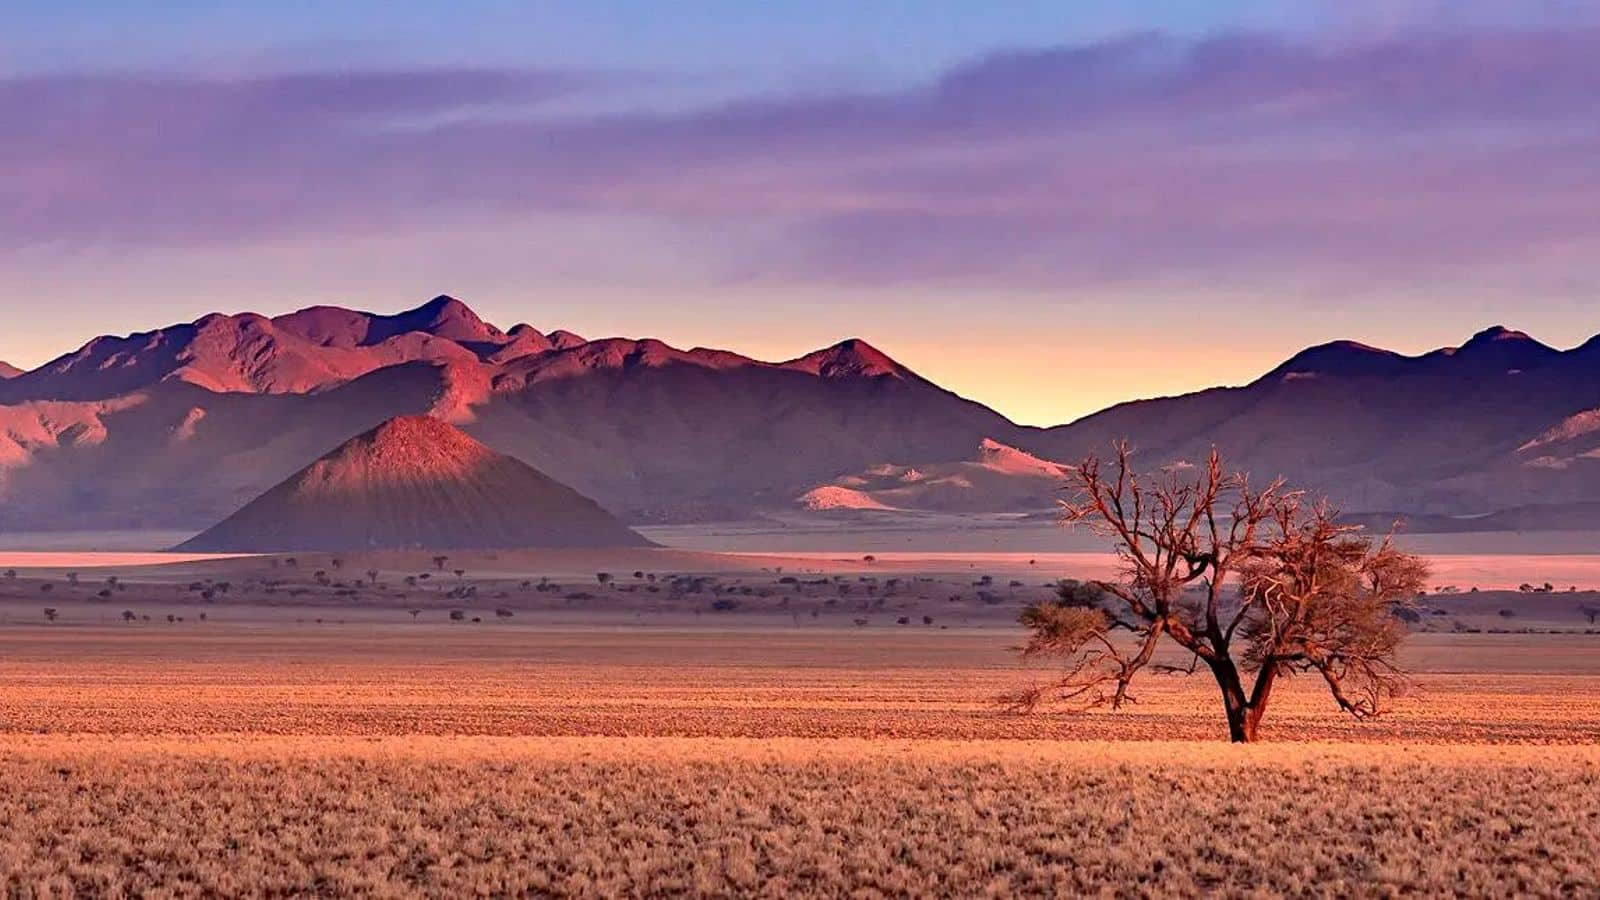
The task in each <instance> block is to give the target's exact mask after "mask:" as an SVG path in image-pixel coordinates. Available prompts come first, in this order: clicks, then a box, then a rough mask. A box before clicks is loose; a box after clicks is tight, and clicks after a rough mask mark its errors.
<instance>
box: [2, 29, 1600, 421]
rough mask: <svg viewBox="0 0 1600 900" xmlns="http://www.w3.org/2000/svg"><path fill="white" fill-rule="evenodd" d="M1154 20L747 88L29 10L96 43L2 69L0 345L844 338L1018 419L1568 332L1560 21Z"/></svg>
mask: <svg viewBox="0 0 1600 900" xmlns="http://www.w3.org/2000/svg"><path fill="white" fill-rule="evenodd" d="M1158 6H1160V4H1158ZM1167 6H1170V7H1171V9H1169V10H1168V17H1169V19H1170V21H1152V22H1120V21H1110V22H1100V23H1099V24H1098V25H1097V27H1090V26H1089V25H1083V24H1082V23H1080V25H1082V27H1078V28H1076V29H1074V28H1068V27H1062V28H1057V29H1055V30H1054V31H1053V32H1046V33H1042V34H1041V35H1040V37H1039V38H1038V39H1035V40H1031V41H1027V40H1023V39H1021V38H1020V37H1019V38H1017V39H1015V40H1010V41H1009V43H1005V42H1006V41H1007V37H1006V36H1005V35H1003V34H1001V35H995V36H991V37H989V38H988V39H989V40H993V41H998V42H1002V43H1001V44H1000V45H998V46H983V45H977V46H971V47H965V46H962V45H961V44H960V43H959V42H955V43H949V44H948V45H946V44H940V43H937V42H936V41H934V40H933V38H932V37H927V38H926V43H927V44H928V45H929V47H931V48H934V49H929V50H927V51H926V52H925V53H924V54H923V55H921V56H918V55H917V54H915V53H909V54H906V53H902V54H898V55H897V54H896V53H892V52H881V53H873V52H869V51H867V50H851V51H849V52H848V53H846V54H845V56H844V57H842V58H832V59H830V58H827V57H826V56H825V55H824V56H819V57H818V60H819V62H818V63H817V65H816V70H815V71H814V72H813V71H810V70H808V69H807V68H806V66H805V64H804V63H803V62H794V63H791V64H790V65H789V67H788V68H787V69H783V70H781V71H779V72H778V73H777V74H774V72H773V71H771V70H766V69H761V68H760V67H759V66H758V65H757V64H756V63H753V62H748V63H744V64H745V65H747V66H749V67H750V69H751V70H752V71H757V70H759V71H760V77H759V78H755V77H752V78H751V79H749V82H748V84H747V85H746V84H745V83H743V82H741V80H740V79H739V78H738V77H737V67H738V66H739V65H740V60H739V58H737V57H730V59H728V60H725V61H723V62H725V63H726V66H725V67H724V69H723V70H722V71H720V72H719V74H716V75H715V76H713V75H709V74H707V72H706V70H703V69H696V68H695V67H694V66H691V65H688V64H687V63H685V62H683V61H681V60H677V61H674V60H667V61H660V60H656V59H652V58H651V57H650V56H649V54H648V53H645V52H643V51H641V53H640V54H639V57H638V59H639V60H641V62H639V63H638V64H635V65H627V64H623V63H621V62H619V61H617V60H613V59H609V58H606V57H605V55H604V54H599V53H596V54H593V55H591V58H590V59H589V60H588V64H585V60H584V58H583V57H582V54H574V53H571V52H568V53H560V52H554V51H552V52H549V53H544V54H532V51H531V50H530V55H529V56H528V57H527V58H521V59H518V58H514V57H515V56H516V54H513V53H510V52H485V53H484V54H483V60H480V61H476V62H473V61H463V60H461V59H441V58H437V57H436V56H429V54H425V53H422V52H420V51H415V48H411V49H410V50H408V49H407V48H408V46H409V45H402V46H400V47H398V48H396V47H390V46H386V47H385V48H384V50H383V52H371V53H361V52H351V53H349V54H328V53H315V52H311V51H310V50H307V49H305V46H301V47H300V49H297V50H294V51H293V52H288V51H285V53H284V54H283V55H281V56H275V55H271V54H268V55H266V56H262V55H260V54H257V55H255V56H253V57H251V58H250V59H249V60H246V61H239V60H233V61H228V60H227V59H224V60H223V61H222V62H218V61H216V60H210V61H201V62H196V61H195V60H194V59H192V58H181V57H179V56H177V55H176V52H175V51H172V52H169V53H168V56H167V57H166V58H164V57H163V55H162V54H163V53H164V52H167V51H163V50H162V47H161V45H160V42H158V41H155V40H152V41H151V42H150V45H149V47H146V48H143V49H147V50H148V51H149V52H148V53H145V54H142V55H141V54H133V55H130V56H129V58H128V59H126V60H119V59H116V58H112V59H109V60H106V59H101V58H100V56H101V55H103V54H96V53H95V52H93V50H92V48H93V46H94V44H93V41H91V40H88V39H87V38H84V37H83V36H82V35H81V34H78V33H77V32H70V31H69V30H63V29H60V28H59V27H58V28H57V31H55V32H52V31H51V30H50V28H49V27H48V26H49V25H50V23H49V22H45V21H43V20H41V23H42V24H41V25H40V29H41V33H42V34H43V35H45V37H41V38H39V39H38V41H37V42H36V43H34V44H30V45H28V46H27V47H25V48H24V49H28V50H39V49H40V48H41V47H42V46H47V45H49V44H50V42H51V41H52V40H53V41H55V42H57V43H59V44H60V45H61V46H62V47H76V48H78V51H79V54H78V55H81V56H85V57H93V58H88V59H76V58H72V57H73V54H66V58H69V62H70V64H68V65H66V66H61V65H54V66H52V65H45V64H43V63H40V62H38V61H37V59H42V58H43V57H42V56H41V55H39V54H30V53H21V52H19V51H18V50H17V49H16V45H13V46H12V47H11V48H10V49H11V52H10V53H9V54H6V55H0V60H11V61H12V63H11V64H10V65H9V66H6V67H3V68H0V121H5V122H7V123H9V126H8V128H7V131H6V133H5V134H4V135H3V136H0V304H4V305H5V307H6V308H7V311H8V312H11V313H12V315H11V316H10V318H9V321H8V322H7V326H6V328H4V329H0V358H3V359H9V360H11V361H12V362H15V363H18V364H23V365H34V364H38V363H40V362H43V361H44V360H45V359H47V358H48V357H50V356H53V355H55V354H57V353H59V352H62V351H64V350H66V349H69V348H70V347H71V346H75V345H76V344H78V343H80V342H81V341H82V340H83V339H86V338H87V337H89V336H91V335H92V334H95V333H99V332H102V331H110V332H125V331H128V330H132V329H136V328H144V327H152V326H156V325H161V324H166V323H167V322H169V321H175V320H180V319H181V320H187V319H192V318H195V317H196V316H198V315H200V314H202V313H205V312H208V311H211V310H214V309H220V310H224V311H237V310H241V309H247V308H250V309H257V310H259V311H262V312H279V311H283V310H286V309H289V308H293V307H297V306H302V305H307V304H310V303H316V302H336V303H344V304H348V305H354V306H360V307H366V308H373V309H377V310H381V311H390V310H394V309H398V308H401V307H404V306H410V305H414V304H416V303H418V302H421V301H422V300H424V299H426V298H427V297H429V296H432V295H433V294H436V293H440V292H450V293H453V294H456V295H457V296H460V297H462V298H463V299H465V300H467V301H468V302H469V303H471V304H472V305H473V306H474V307H476V308H478V309H479V311H480V312H482V313H484V314H485V315H486V316H487V317H489V318H492V319H494V320H496V321H498V322H499V323H500V324H503V325H510V324H512V323H514V322H516V321H524V320H525V321H530V322H532V323H533V324H535V325H537V326H539V327H541V328H546V329H550V328H556V327H565V328H570V329H573V330H576V331H579V332H580V333H584V334H587V335H589V336H602V335H608V334H628V335H634V336H643V335H646V334H649V335H653V336H659V337H662V338H664V339H666V340H668V341H670V342H673V343H678V344H683V345H695V344H701V345H713V346H726V347H728V348H730V349H735V350H739V351H742V352H746V353H750V354H753V355H758V356H770V357H788V356H793V355H797V354H798V353H800V352H803V351H804V350H806V349H810V348H812V347H814V346H818V345H821V344H825V343H831V342H832V341H833V340H835V339H838V338H841V337H845V336H848V335H859V336H862V337H866V338H868V339H869V340H871V341H872V342H873V343H875V344H878V345H879V346H881V347H882V348H883V349H885V350H886V351H888V352H889V353H891V354H892V355H894V356H896V357H897V358H899V359H901V360H902V361H903V362H905V363H907V364H908V365H910V366H912V367H913V368H915V369H918V370H919V371H922V372H923V373H924V374H926V375H928V376H929V377H932V378H934V379H935V380H938V381H940V382H941V383H944V384H945V385H946V386H948V387H951V388H952V389H955V390H957V391H958V392H961V393H963V394H966V395H968V396H971V397H974V398H975V399H979V400H982V401H984V402H987V403H989V404H991V405H993V406H995V407H996V408H998V409H1000V410H1001V411H1002V412H1006V413H1008V414H1010V415H1012V416H1013V417H1014V418H1017V419H1018V420H1021V421H1028V422H1040V423H1050V422H1057V421H1063V420H1067V419H1070V418H1073V417H1074V416H1076V415H1080V414H1083V413H1085V412H1089V411H1091V410H1093V409H1096V408H1099V407H1101V406H1104V405H1106V404H1108V403H1111V402H1115V401H1117V400H1122V399H1129V398H1133V397H1138V396H1148V395H1152V394H1163V393H1174V392H1178V391H1182V390H1188V389H1193V388H1197V387H1202V386H1207V385H1211V384H1216V383H1237V382H1240V381H1243V380H1248V379H1249V378H1251V377H1254V376H1255V375H1257V374H1260V373H1261V372H1263V371H1265V370H1266V369H1268V368H1271V366H1272V365H1273V364H1275V363H1276V362H1278V361H1280V360H1281V359H1282V358H1284V357H1287V356H1288V355H1290V354H1292V353H1293V352H1294V351H1295V350H1296V349H1298V348H1299V347H1300V346H1302V345H1304V344H1308V343H1314V342H1320V341H1322V340H1327V339H1332V338H1337V337H1350V338H1356V339H1360V340H1364V341H1366V342H1369V343H1374V344H1381V345H1386V346H1391V347H1394V348H1396V349H1400V350H1405V351H1420V350H1423V349H1428V348H1430V347H1433V346H1437V345H1441V344H1450V343H1458V342H1460V341H1461V340H1463V339H1465V337H1466V336H1467V335H1468V334H1470V333H1471V332H1473V331H1475V330H1477V329H1478V328H1480V327H1482V326H1484V325H1488V324H1493V323H1495V322H1504V323H1505V324H1508V325H1512V326H1514V327H1520V328H1522V329H1524V330H1528V331H1531V332H1533V333H1535V335H1536V336H1539V337H1542V338H1544V339H1545V340H1547V341H1549V342H1551V343H1554V344H1558V345H1567V344H1575V343H1577V342H1579V341H1581V340H1582V339H1583V338H1585V337H1587V336H1589V335H1590V334H1592V333H1594V332H1596V331H1600V315H1597V314H1595V313H1593V312H1591V311H1590V310H1591V309H1592V308H1593V304H1592V303H1590V302H1588V301H1589V300H1590V298H1591V297H1593V296H1594V295H1595V288H1596V281H1597V274H1600V272H1597V268H1596V263H1595V262H1594V261H1595V260H1596V259H1600V30H1597V29H1596V28H1595V27H1593V25H1592V24H1591V23H1589V22H1587V21H1584V18H1583V17H1581V16H1575V15H1573V14H1570V11H1569V10H1568V9H1567V7H1565V6H1564V5H1562V4H1550V5H1549V6H1548V7H1540V8H1541V9H1545V10H1546V12H1547V14H1541V15H1536V16H1532V17H1528V16H1524V17H1522V18H1520V19H1519V20H1516V21H1495V20H1492V19H1490V20H1485V21H1466V22H1463V21H1459V20H1457V19H1454V18H1448V17H1441V16H1439V15H1437V14H1435V13H1434V12H1433V11H1432V9H1433V7H1432V5H1428V4H1423V5H1421V6H1420V7H1418V10H1420V11H1418V10H1413V13H1414V14H1413V15H1409V16H1400V17H1397V19H1396V20H1394V21H1390V20H1388V19H1382V18H1380V19H1377V20H1375V21H1374V20H1372V19H1370V17H1369V19H1368V20H1364V21H1362V22H1360V23H1357V24H1359V25H1360V26H1361V27H1355V25H1354V24H1352V23H1351V22H1349V21H1344V20H1334V19H1328V18H1326V17H1324V18H1318V17H1316V16H1308V17H1306V18H1305V19H1304V20H1303V21H1298V22H1292V23H1289V24H1282V23H1277V22H1267V23H1266V24H1265V25H1262V24H1261V23H1259V22H1254V21H1244V22H1241V23H1230V22H1212V21H1204V20H1198V19H1194V18H1193V16H1194V15H1195V13H1194V11H1193V10H1192V9H1189V8H1188V7H1187V6H1185V5H1183V4H1167ZM1531 8H1535V6H1530V9H1531ZM40 9H43V7H41V8H40ZM1186 10H1187V14H1188V15H1190V18H1184V17H1183V16H1184V14H1185V11H1186ZM33 12H34V13H35V14H36V15H39V16H44V15H45V14H44V13H43V12H41V11H40V10H33ZM107 15H111V13H110V12H108V13H107ZM58 24H59V23H58ZM892 24H893V23H886V24H885V27H887V26H888V25H892ZM1134 26H1146V27H1134ZM1269 26H1270V27H1269ZM1051 33H1054V34H1060V35H1062V37H1061V38H1060V39H1058V40H1047V39H1046V38H1048V36H1049V34H1051ZM75 34H76V35H77V38H76V39H75V40H76V41H77V42H76V43H74V39H73V38H72V35H75ZM297 37H299V38H303V37H304V36H303V35H297ZM6 47H7V44H6V43H5V42H3V41H0V50H3V49H5V48H6ZM85 48H90V49H85ZM780 49H783V50H784V52H792V53H794V55H795V56H797V57H802V56H803V54H801V53H800V52H799V51H798V50H796V49H794V48H789V47H788V46H787V45H781V47H780ZM226 50H227V48H226V47H224V48H223V50H222V51H220V52H222V54H223V56H224V57H226ZM775 52H776V51H775ZM851 54H854V55H851ZM141 56H142V57H149V58H141ZM408 56H409V57H410V58H411V59H410V60H408V59H407V57H408ZM857 56H859V57H861V59H862V60H864V61H871V62H874V63H875V64H876V66H875V68H874V67H870V66H863V68H864V69H871V70H872V74H870V75H865V76H848V75H839V74H838V72H839V71H840V67H841V66H844V65H846V64H848V63H849V62H851V61H852V60H853V59H855V58H856V57H857ZM347 57H348V59H349V60H350V61H346V58H347ZM507 57H513V58H507ZM830 72H831V73H832V74H831V75H830ZM808 76H810V77H808Z"/></svg>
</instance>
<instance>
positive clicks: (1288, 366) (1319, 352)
mask: <svg viewBox="0 0 1600 900" xmlns="http://www.w3.org/2000/svg"><path fill="white" fill-rule="evenodd" d="M1405 362H1406V358H1405V357H1404V356H1401V355H1400V354H1398V353H1395V352H1394V351H1392V350H1384V349H1383V348H1381V347H1373V346H1370V345H1368V344H1363V343H1361V342H1359V341H1329V342H1328V343H1326V344H1317V345H1316V346H1314V347H1307V348H1306V349H1304V350H1301V351H1300V352H1299V353H1296V354H1295V355H1294V356H1291V357H1289V359H1288V360H1287V361H1285V362H1284V363H1283V364H1282V365H1280V366H1278V367H1277V368H1276V369H1273V370H1272V371H1271V372H1268V373H1267V374H1266V375H1265V376H1263V378H1262V380H1263V381H1266V380H1278V379H1286V378H1315V377H1317V376H1323V375H1329V376H1348V375H1390V374H1394V373H1395V372H1397V371H1398V370H1399V369H1400V367H1401V366H1402V365H1404V364H1405Z"/></svg>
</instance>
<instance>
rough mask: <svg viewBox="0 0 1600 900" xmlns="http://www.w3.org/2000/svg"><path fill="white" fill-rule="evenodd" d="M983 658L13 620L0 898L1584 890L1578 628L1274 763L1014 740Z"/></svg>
mask: <svg viewBox="0 0 1600 900" xmlns="http://www.w3.org/2000/svg"><path fill="white" fill-rule="evenodd" d="M1014 641H1015V636H1014V635H1008V634H1006V633H1003V632H996V631H994V630H974V631H958V630H952V631H949V632H937V631H934V632H916V633H911V632H899V631H896V632H883V633H878V634H874V633H868V632H864V631H856V630H825V629H816V630H810V631H800V632H796V631H793V630H773V629H743V630H741V629H728V630H718V631H713V630H708V629H701V630H677V631H674V630H664V629H654V630H650V629H646V630H639V629H593V628H591V629H559V630H548V629H535V628H527V627H522V626H507V627H503V628H502V627H483V628H471V627H451V626H437V625H436V626H427V625H424V626H415V627H407V626H366V627H357V626H354V625H352V626H347V627H344V628H336V627H324V628H318V627H315V626H293V625H256V626H248V627H246V626H228V625H226V624H222V623H216V622H213V623H208V626H207V628H206V629H205V630H201V629H199V628H195V629H191V630H183V629H155V628H150V629H134V630H123V629H118V628H97V627H72V628H62V627H46V626H42V625H41V626H30V627H27V628H15V627H13V628H0V783H3V784H4V785H5V789H4V790H3V791H0V873H3V874H0V884H4V885H5V887H6V888H7V889H8V890H7V891H6V892H5V893H6V894H7V895H9V896H22V897H28V896H72V895H77V896H102V895H143V896H215V895H219V894H221V895H235V894H265V895H279V896H282V895H303V894H322V895H372V896H413V895H418V894H421V895H431V896H452V897H453V896H464V895H473V894H479V895H485V894H486V895H519V894H557V895H589V896H597V895H607V896H610V895H616V896H646V895H662V894H692V895H730V894H731V895H767V896H779V895H794V894H819V895H845V894H856V895H860V896H880V895H888V896H903V895H959V896H970V895H982V894H992V895H997V896H1004V895H1014V894H1018V893H1024V894H1049V893H1055V894H1083V893H1093V894H1101V893H1105V894H1110V895H1114V896H1140V895H1197V894H1203V893H1217V892H1222V893H1231V894H1248V893H1252V892H1256V893H1262V894H1268V895H1272V894H1287V895H1296V896H1346V895H1351V894H1357V895H1370V894H1385V893H1408V892H1409V893H1428V894H1439V893H1445V894H1450V893H1456V894H1469V895H1479V894H1490V895H1511V894H1534V895H1567V896H1595V895H1597V893H1600V875H1597V872H1600V867H1597V866H1596V864H1595V850H1594V848H1595V847H1596V846H1600V746H1597V745H1596V744H1595V743H1594V737H1595V735H1596V734H1600V662H1597V661H1596V656H1595V654H1594V649H1593V644H1592V639H1589V638H1586V637H1584V636H1551V635H1544V636H1511V635H1500V636H1491V635H1469V636H1425V638H1424V639H1422V640H1420V641H1419V644H1418V646H1417V647H1415V648H1414V651H1413V656H1412V663H1413V665H1414V666H1415V667H1416V668H1418V669H1419V670H1421V672H1422V674H1420V675H1419V677H1418V682H1419V689H1420V691H1421V693H1420V694H1419V696H1417V697H1413V698H1410V699H1408V700H1406V701H1404V702H1402V703H1401V704H1400V705H1399V706H1398V707H1397V708H1396V709H1395V710H1394V713H1393V715H1392V716H1389V717H1386V718H1384V719H1380V720H1378V721H1377V722H1373V723H1365V724H1359V723H1354V722H1349V721H1346V720H1343V719H1341V718H1339V717H1338V716H1337V715H1336V714H1335V712H1334V711H1333V710H1332V709H1331V707H1330V704H1329V702H1328V701H1327V700H1326V698H1325V697H1324V696H1323V695H1322V694H1321V693H1319V692H1317V691H1316V690H1315V689H1314V687H1315V686H1314V685H1311V684H1302V685H1291V689H1290V690H1289V691H1288V692H1286V693H1285V695H1284V696H1283V698H1282V702H1281V704H1280V705H1278V706H1276V707H1275V708H1274V710H1273V711H1272V713H1271V714H1270V715H1269V717H1268V720H1267V728H1266V731H1267V733H1268V737H1269V739H1270V740H1272V741H1273V743H1270V744H1266V745H1261V746H1256V747H1250V748H1234V747H1229V746H1227V745H1226V744H1221V743H1218V742H1216V741H1215V740H1208V739H1214V738H1215V737H1217V736H1218V735H1219V734H1220V732H1221V725H1220V722H1219V719H1218V716H1217V715H1216V712H1215V705H1216V700H1215V698H1214V697H1213V696H1212V693H1211V689H1210V688H1209V687H1208V686H1207V685H1206V684H1205V683H1204V682H1202V681H1199V680H1195V679H1189V680H1184V679H1159V678H1158V679H1153V680H1152V681H1151V683H1150V686H1149V687H1148V688H1147V690H1146V691H1145V692H1144V693H1143V695H1142V701H1143V702H1141V703H1140V704H1139V705H1138V706H1136V707H1135V708H1134V709H1133V710H1131V711H1129V712H1127V713H1124V714H1118V715H1112V714H1097V715H1089V716H1082V717H1079V716H1072V715H1067V714H1051V715H1044V716H1036V717H1018V716H1010V715H1004V714H1001V713H999V712H997V711H996V710H995V709H994V708H993V706H992V704H991V700H992V698H993V696H994V695H995V694H997V693H998V692H999V691H1001V690H1003V689H1006V688H1010V687H1014V686H1015V685H1016V683H1017V681H1018V679H1023V678H1026V677H1027V676H1028V672H1027V671H1026V670H1023V669H1021V668H1019V667H1018V665H1017V663H1016V661H1015V659H1014V657H1013V656H1012V655H1011V654H1010V653H1009V652H1008V650H1007V648H1008V646H1009V645H1010V644H1011V643H1013V642H1014Z"/></svg>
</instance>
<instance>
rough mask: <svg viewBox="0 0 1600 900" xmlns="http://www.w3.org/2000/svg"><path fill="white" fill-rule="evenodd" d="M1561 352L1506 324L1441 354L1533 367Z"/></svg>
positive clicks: (1507, 366)
mask: <svg viewBox="0 0 1600 900" xmlns="http://www.w3.org/2000/svg"><path fill="white" fill-rule="evenodd" d="M1430 355H1432V354H1430ZM1560 355H1561V351H1560V350H1557V349H1555V348H1554V347H1550V346H1547V345H1545V344H1542V343H1540V342H1539V341H1536V340H1534V339H1533V338H1531V337H1529V336H1528V335H1527V334H1525V333H1523V332H1521V331H1513V330H1512V329H1510V328H1507V327H1505V326H1504V325H1495V326H1494V327H1492V328H1485V329H1484V330H1482V331H1480V332H1478V333H1477V334H1475V335H1473V336H1472V337H1471V338H1470V339H1468V340H1467V342H1466V343H1465V344H1462V345H1461V346H1460V347H1457V348H1455V349H1454V350H1453V351H1451V352H1448V353H1442V354H1441V356H1447V357H1449V358H1450V359H1452V360H1455V361H1458V362H1469V361H1470V362H1473V363H1475V364H1481V365H1483V366H1486V367H1488V368H1492V369H1504V370H1507V371H1512V370H1517V371H1520V370H1523V369H1531V368H1534V367H1536V366H1538V365H1540V364H1542V363H1545V362H1548V361H1549V360H1551V359H1553V358H1554V357H1557V356H1560Z"/></svg>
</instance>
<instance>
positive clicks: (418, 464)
mask: <svg viewBox="0 0 1600 900" xmlns="http://www.w3.org/2000/svg"><path fill="white" fill-rule="evenodd" d="M493 455H494V451H492V450H490V449H489V448H488V447H485V446H484V445H483V444H481V443H479V442H478V441H476V440H474V439H473V438H472V437H470V436H469V435H468V434H467V433H466V432H464V431H462V430H461V429H459V428H457V427H455V426H454V425H451V424H449V423H448V422H444V421H442V420H440V419H436V418H433V417H432V416H396V417H395V418H392V419H389V420H387V421H385V422H383V423H382V424H380V425H378V426H377V427H376V428H373V429H372V430H370V431H367V432H365V433H363V434H360V435H358V436H356V437H354V438H351V439H350V440H349V441H346V442H345V443H344V444H342V445H340V446H339V447H338V448H336V449H335V450H334V451H333V452H332V453H330V454H328V455H327V456H324V457H323V458H322V460H323V461H324V462H327V461H333V460H344V461H359V463H360V464H361V465H362V466H364V467H365V468H366V469H367V470H368V472H369V473H370V474H371V475H374V476H379V477H385V478H403V477H407V476H416V475H428V476H434V477H437V476H440V475H444V474H449V473H458V472H461V471H465V470H467V469H470V468H471V467H472V466H473V465H475V464H477V463H478V462H480V461H482V460H483V459H486V458H488V457H490V456H493Z"/></svg>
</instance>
